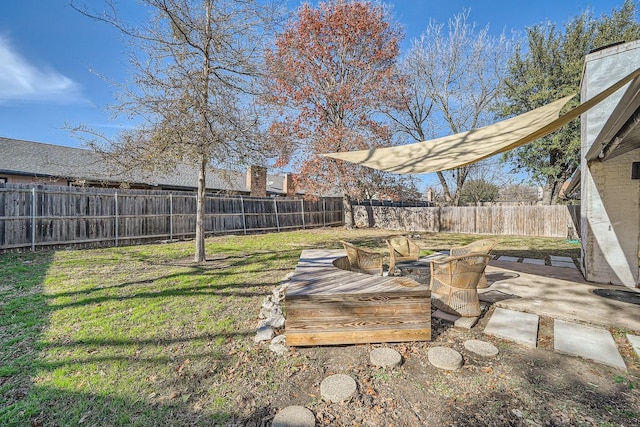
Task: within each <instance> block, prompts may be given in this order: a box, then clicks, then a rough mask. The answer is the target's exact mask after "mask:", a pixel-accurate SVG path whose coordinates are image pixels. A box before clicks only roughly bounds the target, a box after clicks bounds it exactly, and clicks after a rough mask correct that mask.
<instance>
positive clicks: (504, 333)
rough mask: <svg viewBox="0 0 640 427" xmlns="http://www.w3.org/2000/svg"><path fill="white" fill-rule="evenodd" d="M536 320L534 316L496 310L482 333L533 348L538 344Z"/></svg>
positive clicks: (536, 317)
mask: <svg viewBox="0 0 640 427" xmlns="http://www.w3.org/2000/svg"><path fill="white" fill-rule="evenodd" d="M538 319H539V317H538V316H537V315H535V314H531V313H522V312H519V311H513V310H507V309H504V308H496V309H495V311H494V312H493V314H492V315H491V318H490V319H489V322H487V326H486V327H485V328H484V333H485V334H487V335H493V336H496V337H498V338H504V339H507V340H510V341H515V342H517V343H520V344H523V345H526V346H527V347H532V348H535V347H536V345H537V343H538Z"/></svg>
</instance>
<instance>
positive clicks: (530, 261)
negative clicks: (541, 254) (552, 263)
mask: <svg viewBox="0 0 640 427" xmlns="http://www.w3.org/2000/svg"><path fill="white" fill-rule="evenodd" d="M522 263H523V264H535V265H544V260H543V259H537V258H525V259H523V260H522Z"/></svg>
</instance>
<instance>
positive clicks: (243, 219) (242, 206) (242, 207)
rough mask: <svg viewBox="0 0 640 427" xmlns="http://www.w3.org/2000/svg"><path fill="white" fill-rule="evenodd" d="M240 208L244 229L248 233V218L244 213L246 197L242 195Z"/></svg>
mask: <svg viewBox="0 0 640 427" xmlns="http://www.w3.org/2000/svg"><path fill="white" fill-rule="evenodd" d="M240 210H241V211H242V230H243V231H244V234H247V218H246V217H245V215H244V198H243V197H242V196H240Z"/></svg>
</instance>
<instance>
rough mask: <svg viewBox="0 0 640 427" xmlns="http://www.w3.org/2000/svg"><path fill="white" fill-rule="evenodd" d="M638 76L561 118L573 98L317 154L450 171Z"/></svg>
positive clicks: (548, 127) (529, 136)
mask: <svg viewBox="0 0 640 427" xmlns="http://www.w3.org/2000/svg"><path fill="white" fill-rule="evenodd" d="M639 77H640V68H638V69H637V70H635V71H634V72H633V73H631V74H629V75H627V76H625V77H624V78H623V79H621V80H620V81H618V82H617V83H615V84H613V85H611V86H610V87H608V88H607V89H605V90H603V91H602V92H600V93H599V94H597V95H596V96H594V97H593V98H590V99H589V100H587V101H585V102H583V103H582V104H580V105H578V106H577V107H576V108H574V109H572V110H570V111H568V112H567V113H566V114H563V115H562V116H560V110H562V108H563V107H564V106H565V105H566V104H567V102H569V100H570V99H571V98H573V97H574V96H575V95H571V96H566V97H564V98H562V99H558V100H557V101H554V102H552V103H550V104H547V105H544V106H542V107H539V108H536V109H535V110H531V111H528V112H526V113H524V114H521V115H519V116H516V117H513V118H510V119H507V120H503V121H501V122H497V123H494V124H492V125H489V126H485V127H482V128H478V129H474V130H470V131H467V132H462V133H458V134H455V135H449V136H445V137H442V138H437V139H432V140H429V141H422V142H417V143H414V144H407V145H400V146H396V147H385V148H372V149H369V150H359V151H345V152H339V153H328V154H322V155H323V156H325V157H332V158H334V159H340V160H346V161H348V162H352V163H358V164H361V165H363V166H368V167H370V168H372V169H378V170H382V171H386V172H394V173H410V174H420V173H429V172H437V171H442V170H447V169H454V168H458V167H461V166H465V165H468V164H470V163H474V162H477V161H479V160H482V159H485V158H487V157H490V156H493V155H494V154H498V153H502V152H504V151H507V150H512V149H514V148H516V147H519V146H521V145H524V144H526V143H528V142H532V141H535V140H536V139H539V138H542V137H544V136H547V135H549V134H550V133H552V132H554V131H556V130H558V129H560V128H561V127H562V126H564V125H566V124H567V123H569V122H570V121H572V120H574V119H575V118H577V117H578V116H580V115H581V114H582V113H584V112H585V111H587V110H588V109H590V108H592V107H593V106H594V105H596V104H598V103H599V102H601V101H602V100H604V99H605V98H607V97H608V96H610V95H611V94H613V93H614V92H616V91H617V90H619V89H620V88H622V87H623V86H624V85H626V84H627V83H629V82H630V81H631V80H633V79H636V78H639Z"/></svg>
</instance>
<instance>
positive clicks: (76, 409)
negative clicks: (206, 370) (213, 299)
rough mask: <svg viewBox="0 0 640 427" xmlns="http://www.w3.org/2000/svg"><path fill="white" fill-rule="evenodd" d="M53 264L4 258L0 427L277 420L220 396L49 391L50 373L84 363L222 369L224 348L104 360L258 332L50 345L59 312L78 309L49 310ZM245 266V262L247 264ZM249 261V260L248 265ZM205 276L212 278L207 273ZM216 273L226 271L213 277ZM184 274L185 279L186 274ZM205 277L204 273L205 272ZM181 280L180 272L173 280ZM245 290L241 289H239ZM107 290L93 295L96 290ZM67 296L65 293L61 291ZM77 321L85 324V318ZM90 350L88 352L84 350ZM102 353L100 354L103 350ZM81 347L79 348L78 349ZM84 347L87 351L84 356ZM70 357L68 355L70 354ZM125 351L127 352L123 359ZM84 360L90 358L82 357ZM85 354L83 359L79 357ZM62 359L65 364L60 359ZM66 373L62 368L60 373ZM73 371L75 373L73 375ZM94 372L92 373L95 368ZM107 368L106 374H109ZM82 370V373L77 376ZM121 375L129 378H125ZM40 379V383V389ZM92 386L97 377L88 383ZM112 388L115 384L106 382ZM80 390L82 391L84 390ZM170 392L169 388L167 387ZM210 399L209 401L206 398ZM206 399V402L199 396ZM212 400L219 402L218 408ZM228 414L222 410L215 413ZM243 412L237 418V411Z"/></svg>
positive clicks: (30, 256) (36, 258) (202, 289)
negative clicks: (131, 350)
mask: <svg viewBox="0 0 640 427" xmlns="http://www.w3.org/2000/svg"><path fill="white" fill-rule="evenodd" d="M53 262H54V252H38V253H24V254H4V255H2V256H0V276H1V277H3V283H2V286H0V297H1V300H2V304H0V325H1V328H0V362H1V363H0V401H1V402H2V404H1V405H0V425H1V426H3V427H4V426H11V427H13V426H16V427H17V426H20V427H22V426H29V425H33V426H63V425H64V426H66V425H100V426H102V425H104V426H112V425H141V426H146V425H212V424H213V425H216V423H217V422H221V421H224V422H228V421H229V420H233V421H234V422H236V423H240V425H245V423H251V422H252V420H257V424H256V425H260V423H261V422H262V420H263V419H264V418H265V417H267V418H268V417H269V416H271V415H272V413H271V412H272V411H271V409H269V408H259V409H256V410H255V411H254V412H253V413H245V412H244V411H242V410H238V411H235V410H234V412H226V411H228V409H224V408H229V407H230V406H231V405H229V404H228V402H226V403H225V402H224V400H219V401H218V400H217V399H222V398H220V397H216V398H210V399H209V400H207V401H206V402H204V403H203V405H202V407H204V408H206V410H203V409H199V407H198V402H193V401H191V399H192V398H191V397H190V395H188V394H186V395H184V396H180V395H179V394H178V395H175V396H174V395H169V396H158V397H155V398H147V399H146V401H145V397H144V396H145V394H142V395H138V394H134V395H132V396H131V397H122V396H117V395H116V394H117V393H113V392H110V391H109V387H106V388H105V389H104V390H100V394H87V393H82V392H78V393H75V392H74V391H73V388H75V386H74V385H73V383H74V382H76V383H79V382H80V380H81V379H82V378H68V379H66V380H65V381H71V382H72V383H71V384H70V385H71V388H70V389H67V388H58V387H52V386H51V385H47V384H48V383H50V381H51V378H50V377H49V376H50V375H66V374H65V372H73V369H74V368H73V366H74V365H76V366H77V365H78V364H85V365H87V364H88V366H91V365H94V364H95V365H96V366H95V369H98V370H100V369H102V368H101V366H110V365H112V366H119V365H120V364H122V363H124V366H134V367H136V366H137V368H135V369H143V370H145V369H147V368H145V367H146V366H148V367H150V369H151V370H150V372H153V368H152V367H154V366H168V365H173V364H175V363H176V360H178V361H179V360H191V361H193V363H199V364H206V363H208V361H214V360H218V361H220V363H223V362H224V360H226V359H227V358H228V356H227V355H226V354H225V352H224V350H220V349H217V348H215V346H214V348H212V349H211V348H209V349H208V347H203V348H202V349H201V350H202V351H200V350H196V351H187V352H186V353H184V352H179V354H178V355H177V358H176V357H174V356H172V355H168V356H166V357H165V356H164V355H163V354H162V353H159V354H157V355H154V354H153V353H151V354H150V355H144V353H143V354H142V355H141V356H140V357H136V356H135V355H131V354H124V353H126V352H123V351H116V353H113V352H112V353H111V354H106V355H104V356H101V355H100V351H102V348H103V347H104V348H108V347H109V346H111V347H117V348H124V347H127V346H133V347H136V346H139V347H144V346H154V345H156V346H160V347H162V346H168V345H176V346H179V347H180V348H182V347H183V344H185V343H187V342H189V341H204V342H207V341H211V342H215V341H219V340H220V339H222V340H224V341H227V340H233V339H246V338H247V337H249V336H250V335H252V334H254V333H255V331H250V332H249V331H232V332H220V333H209V334H208V333H205V334H200V335H194V336H183V337H176V338H160V339H153V338H150V339H139V340H136V339H133V340H127V339H123V340H118V339H115V340H110V339H105V340H100V339H88V340H82V339H80V340H77V341H66V342H65V341H61V342H52V343H46V338H45V336H44V335H43V334H44V333H45V331H47V330H48V329H49V324H50V321H51V320H50V319H51V318H52V316H53V315H54V313H56V312H57V311H59V310H63V309H64V308H66V307H69V306H73V305H77V304H62V305H53V304H50V303H51V302H52V300H55V298H57V297H58V296H60V295H48V294H45V293H44V289H43V285H44V282H45V279H46V277H47V274H48V271H49V270H50V268H51V266H52V264H53ZM242 262H246V261H242ZM248 262H250V261H248ZM205 273H206V272H205ZM212 273H213V275H214V276H215V275H220V274H224V272H219V271H216V272H212ZM183 274H184V273H183ZM186 274H188V275H197V274H198V271H197V270H196V271H190V272H187V273H186ZM200 274H202V271H200ZM171 276H175V277H178V276H180V274H176V275H168V277H171ZM143 282H144V281H139V282H131V283H125V284H120V285H118V287H127V286H132V285H134V284H136V283H143ZM260 285H265V286H266V285H273V283H253V284H252V283H246V282H245V283H240V282H238V283H232V284H225V285H222V286H216V285H202V286H189V287H187V288H177V289H166V290H164V291H161V292H158V293H153V292H144V293H141V294H137V295H136V294H132V295H129V296H125V297H118V296H116V297H98V298H88V299H85V300H82V301H78V304H83V305H84V304H94V303H95V304H99V303H100V302H103V301H106V300H113V299H116V300H118V299H128V298H153V297H173V296H183V295H184V296H193V295H194V294H203V295H210V294H211V295H216V296H220V295H229V296H243V297H255V296H262V295H264V294H263V293H259V292H243V291H242V289H248V288H251V287H256V286H260ZM221 289H229V290H232V289H236V291H227V292H225V291H221ZM238 289H240V291H237V290H238ZM98 290H100V289H92V290H91V292H94V291H98ZM61 294H65V293H61ZM68 294H70V295H69V296H73V295H81V294H87V292H84V291H80V292H69V293H68ZM78 321H79V322H80V324H81V322H82V320H81V319H78ZM83 347H86V348H87V351H86V352H84V349H83ZM96 347H97V349H96ZM74 349H75V350H74ZM78 349H80V351H77V350H78ZM50 351H53V352H54V353H57V354H56V355H54V356H53V357H54V358H58V360H55V359H54V360H49V361H47V359H48V358H49V357H50V355H48V354H47V353H48V352H50ZM67 352H68V355H67V356H65V353H67ZM118 353H120V354H118ZM82 354H87V355H88V356H86V357H83V356H82ZM78 356H79V357H78ZM59 358H62V360H60V359H59ZM60 369H61V370H60ZM69 369H71V371H69ZM92 369H93V368H92ZM105 369H106V368H105ZM78 372H80V371H78ZM122 375H127V374H126V372H124V373H122ZM35 378H40V379H39V380H38V382H37V383H34V379H35ZM88 379H89V380H90V377H89V378H88ZM106 385H107V386H108V384H106ZM78 387H79V386H78ZM161 390H162V393H166V390H165V389H161ZM205 396H206V395H205ZM199 398H203V397H202V396H200V397H199ZM212 402H213V404H212ZM217 407H219V408H222V409H220V411H218V412H216V409H215V408H217ZM236 412H237V413H236Z"/></svg>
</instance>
